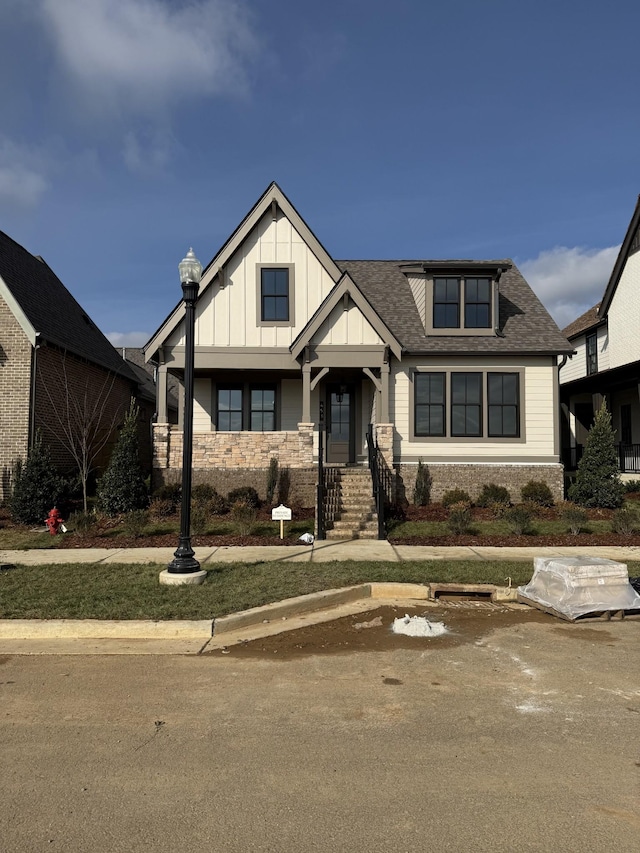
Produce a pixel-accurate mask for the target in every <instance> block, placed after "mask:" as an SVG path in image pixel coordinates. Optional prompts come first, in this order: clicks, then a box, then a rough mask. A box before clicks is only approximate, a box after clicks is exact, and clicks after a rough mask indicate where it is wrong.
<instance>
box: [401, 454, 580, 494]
mask: <svg viewBox="0 0 640 853" xmlns="http://www.w3.org/2000/svg"><path fill="white" fill-rule="evenodd" d="M395 467H396V473H397V481H396V495H397V500H398V502H399V503H411V502H412V499H413V489H414V486H415V482H416V471H417V468H418V466H417V465H396V466H395ZM425 467H426V468H427V469H428V471H429V474H430V475H431V500H432V501H434V502H437V501H439V500H440V498H441V497H442V495H443V494H444V493H445V492H448V491H449V490H450V489H464V490H465V492H468V493H469V496H470V497H471V499H472V500H475V499H476V498H477V497H478V495H479V494H480V492H481V491H482V487H483V486H484V485H485V484H486V483H495V484H496V485H498V486H504V487H505V488H506V489H508V490H509V493H510V494H511V500H512V501H513V502H514V503H517V502H518V501H519V500H520V490H521V489H522V487H523V486H524V485H525V484H526V483H528V482H529V480H542V481H543V482H545V483H546V484H547V485H548V486H549V488H550V489H551V493H552V494H553V498H554V500H555V501H561V500H563V499H564V468H563V466H562V465H560V464H557V465H524V464H523V465H465V464H444V463H443V464H441V465H426V466H425Z"/></svg>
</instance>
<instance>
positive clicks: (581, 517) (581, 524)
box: [562, 504, 589, 536]
mask: <svg viewBox="0 0 640 853" xmlns="http://www.w3.org/2000/svg"><path fill="white" fill-rule="evenodd" d="M562 520H563V521H564V523H565V524H566V525H567V527H568V528H569V533H573V535H574V536H577V535H578V534H579V533H580V531H581V530H583V529H584V528H585V527H586V526H587V522H588V520H589V516H588V515H587V513H586V512H585V511H584V510H583V509H581V508H580V507H579V506H572V505H571V504H569V505H568V506H565V508H564V509H563V510H562Z"/></svg>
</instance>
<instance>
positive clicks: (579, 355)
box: [560, 325, 611, 385]
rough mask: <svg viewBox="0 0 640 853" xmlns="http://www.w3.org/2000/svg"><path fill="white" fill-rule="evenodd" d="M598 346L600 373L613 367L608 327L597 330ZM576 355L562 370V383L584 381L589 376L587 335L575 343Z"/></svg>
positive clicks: (568, 360)
mask: <svg viewBox="0 0 640 853" xmlns="http://www.w3.org/2000/svg"><path fill="white" fill-rule="evenodd" d="M597 345H598V372H600V371H602V370H608V369H609V367H610V366H611V359H610V346H609V333H608V331H607V326H606V325H605V326H599V327H598V330H597ZM573 346H574V349H575V350H576V354H575V355H574V356H572V357H571V358H569V359H567V363H566V364H565V366H564V367H563V368H562V369H561V370H560V383H561V384H562V385H564V383H565V382H572V381H573V380H574V379H582V377H583V376H586V375H587V344H586V335H580V337H579V338H576V340H575V341H573Z"/></svg>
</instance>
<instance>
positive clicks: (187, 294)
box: [167, 249, 202, 575]
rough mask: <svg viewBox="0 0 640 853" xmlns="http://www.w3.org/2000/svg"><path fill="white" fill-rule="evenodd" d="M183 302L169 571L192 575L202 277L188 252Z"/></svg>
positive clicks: (182, 267) (182, 277)
mask: <svg viewBox="0 0 640 853" xmlns="http://www.w3.org/2000/svg"><path fill="white" fill-rule="evenodd" d="M178 269H179V270H180V283H181V284H182V294H183V299H184V311H185V313H184V328H185V347H184V427H183V434H182V507H181V510H180V540H179V542H178V548H177V550H176V552H175V553H174V555H173V560H172V561H171V562H170V563H169V565H168V567H167V569H168V571H169V572H170V573H171V574H181V575H184V574H190V573H192V572H198V571H200V563H199V562H198V561H197V560H196V558H195V554H194V551H193V548H192V547H191V460H192V456H193V360H194V359H193V355H194V328H195V320H196V301H197V299H198V288H199V286H200V278H201V277H202V264H201V263H200V261H199V260H198V259H197V258H196V256H195V254H194V253H193V249H189V251H188V252H187V256H186V258H184V259H183V260H182V261H181V262H180V263H179V265H178Z"/></svg>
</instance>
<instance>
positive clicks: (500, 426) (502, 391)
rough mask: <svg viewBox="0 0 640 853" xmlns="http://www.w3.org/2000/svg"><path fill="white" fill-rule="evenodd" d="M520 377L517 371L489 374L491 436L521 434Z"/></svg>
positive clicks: (488, 391) (489, 425) (511, 436)
mask: <svg viewBox="0 0 640 853" xmlns="http://www.w3.org/2000/svg"><path fill="white" fill-rule="evenodd" d="M519 379H520V377H519V376H518V374H517V373H489V374H488V375H487V406H488V415H489V417H488V431H489V436H490V437H491V438H494V437H496V438H517V437H518V436H519V435H520V382H519Z"/></svg>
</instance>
